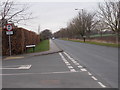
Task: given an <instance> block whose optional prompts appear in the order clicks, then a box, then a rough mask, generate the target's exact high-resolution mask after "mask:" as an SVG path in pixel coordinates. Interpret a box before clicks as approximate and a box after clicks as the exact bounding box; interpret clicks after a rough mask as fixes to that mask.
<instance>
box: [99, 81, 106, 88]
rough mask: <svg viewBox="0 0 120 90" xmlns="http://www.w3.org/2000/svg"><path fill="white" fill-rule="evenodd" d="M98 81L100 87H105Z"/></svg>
mask: <svg viewBox="0 0 120 90" xmlns="http://www.w3.org/2000/svg"><path fill="white" fill-rule="evenodd" d="M98 83H99V85H100V86H102V87H104V88H105V87H106V86H105V85H103V84H102V83H101V82H98Z"/></svg>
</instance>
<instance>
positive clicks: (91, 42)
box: [62, 38, 120, 47]
mask: <svg viewBox="0 0 120 90" xmlns="http://www.w3.org/2000/svg"><path fill="white" fill-rule="evenodd" d="M62 40H67V41H72V42H80V43H87V44H95V45H101V46H109V47H120V45H118V44H113V43H102V42H93V41H85V42H84V41H80V40H71V39H65V38H63V39H62Z"/></svg>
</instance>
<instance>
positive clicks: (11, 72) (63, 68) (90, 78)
mask: <svg viewBox="0 0 120 90" xmlns="http://www.w3.org/2000/svg"><path fill="white" fill-rule="evenodd" d="M26 67H27V68H26ZM2 69H3V74H2V80H3V81H2V83H3V84H2V85H3V88H111V86H110V85H109V84H108V83H106V82H105V81H104V80H102V79H101V78H100V77H97V76H95V75H93V74H92V72H89V70H87V69H86V68H85V67H83V66H82V65H81V64H80V63H78V61H77V60H75V59H74V58H72V57H70V56H69V55H68V54H67V53H66V52H61V53H56V54H50V55H43V56H35V57H30V58H24V59H16V60H4V61H3V68H2Z"/></svg>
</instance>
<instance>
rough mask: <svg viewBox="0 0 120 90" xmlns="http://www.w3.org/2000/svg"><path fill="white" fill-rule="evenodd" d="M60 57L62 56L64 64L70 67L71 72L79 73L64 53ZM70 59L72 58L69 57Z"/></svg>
mask: <svg viewBox="0 0 120 90" xmlns="http://www.w3.org/2000/svg"><path fill="white" fill-rule="evenodd" d="M59 55H60V56H61V58H62V60H63V62H65V64H66V65H67V66H68V68H69V69H70V71H71V72H77V71H76V70H75V69H74V68H73V66H72V65H71V64H70V63H69V62H68V61H67V60H66V59H65V57H64V56H63V55H62V53H59ZM69 58H70V57H69Z"/></svg>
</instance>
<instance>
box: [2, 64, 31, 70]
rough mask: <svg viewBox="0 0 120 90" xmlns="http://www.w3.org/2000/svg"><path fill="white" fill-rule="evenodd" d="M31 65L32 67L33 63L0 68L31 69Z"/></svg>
mask: <svg viewBox="0 0 120 90" xmlns="http://www.w3.org/2000/svg"><path fill="white" fill-rule="evenodd" d="M31 67H32V65H17V67H15V66H14V67H13V66H11V67H5V68H0V69H19V70H22V69H24V70H26V69H30V68H31Z"/></svg>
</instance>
